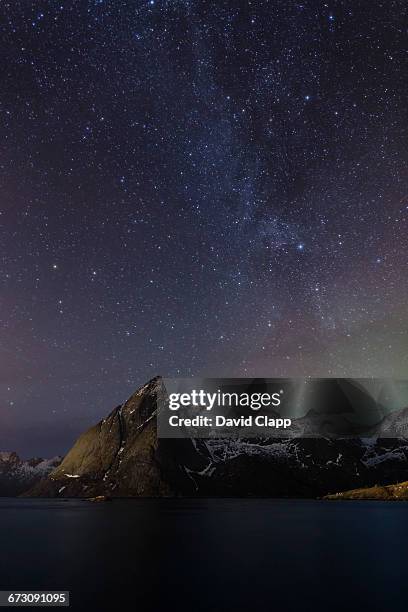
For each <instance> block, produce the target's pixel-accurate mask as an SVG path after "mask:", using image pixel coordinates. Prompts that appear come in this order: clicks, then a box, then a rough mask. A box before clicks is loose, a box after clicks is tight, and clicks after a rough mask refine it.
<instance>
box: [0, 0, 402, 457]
mask: <svg viewBox="0 0 408 612" xmlns="http://www.w3.org/2000/svg"><path fill="white" fill-rule="evenodd" d="M406 12H407V5H406V2H404V1H403V0H401V1H398V0H395V1H387V2H375V3H371V2H367V1H359V0H353V1H333V2H326V3H325V2H314V1H305V2H292V1H290V0H283V1H280V0H274V1H273V2H272V1H271V2H266V1H259V2H238V1H234V2H232V1H219V2H208V3H207V2H197V1H187V0H167V1H161V0H154V1H153V0H151V1H150V2H149V1H147V2H138V1H135V2H130V1H128V2H126V1H120V2H118V1H103V0H98V1H96V2H93V1H81V0H79V1H78V2H66V1H61V2H55V1H42V0H36V1H35V2H30V1H28V0H23V1H21V2H20V1H13V2H3V3H2V4H1V7H0V13H1V15H0V16H1V20H0V22H1V54H2V71H1V90H0V136H1V153H0V184H1V193H2V198H1V202H0V231H1V245H0V246H1V277H0V283H1V293H0V309H1V310H0V316H1V321H0V324H1V335H0V365H1V369H0V448H2V449H5V450H6V449H10V450H15V449H16V450H18V451H20V452H21V453H22V454H31V453H36V454H50V453H55V452H64V451H65V450H66V448H67V447H68V446H69V445H70V443H71V442H72V440H73V439H74V437H75V436H76V435H77V434H78V433H79V432H80V431H81V430H82V429H83V428H85V427H87V426H88V425H90V424H92V423H93V422H95V421H96V420H98V419H99V418H100V417H102V416H103V415H105V414H106V413H107V412H109V411H110V410H111V408H113V407H114V406H115V405H117V404H118V403H120V402H121V401H123V400H124V399H125V398H126V397H127V396H128V395H129V394H130V393H131V392H132V390H134V388H136V387H137V386H139V385H140V384H142V383H144V382H145V381H146V380H147V379H149V378H151V377H153V376H154V375H156V374H162V375H167V376H177V375H180V376H189V375H198V376H200V375H213V376H214V375H234V376H245V375H248V376H257V375H258V376H270V377H272V376H279V375H283V376H308V375H311V376H313V375H319V376H322V375H328V376H332V375H333V376H342V375H348V376H361V375H368V376H370V375H377V376H388V375H389V376H402V377H404V376H406V374H407V365H408V340H407V331H406V330H407V323H408V321H407V310H406V304H407V301H408V287H407V282H406V278H407V263H408V250H407V214H408V210H407V207H408V186H407V178H408V172H407V158H408V148H407V126H408V122H407V92H408V81H407V79H406V75H407V49H408V46H407V28H406V23H407V21H406V17H407V15H406Z"/></svg>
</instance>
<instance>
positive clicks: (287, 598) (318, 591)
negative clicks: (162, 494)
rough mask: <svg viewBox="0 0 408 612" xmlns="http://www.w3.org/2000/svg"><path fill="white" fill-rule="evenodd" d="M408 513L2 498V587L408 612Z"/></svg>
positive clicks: (82, 601)
mask: <svg viewBox="0 0 408 612" xmlns="http://www.w3.org/2000/svg"><path fill="white" fill-rule="evenodd" d="M407 551H408V504H406V503H388V504H387V503H383V502H343V503H341V502H330V503H329V502H313V501H276V500H239V499H234V500H194V501H192V500H132V501H115V502H112V503H105V504H91V503H90V502H84V501H66V502H64V501H62V500H58V501H48V500H12V499H3V500H0V564H1V565H0V588H1V589H3V590H5V589H24V590H29V589H35V590H40V589H52V590H69V591H71V609H73V610H89V611H93V610H95V611H96V612H99V610H112V611H114V610H115V611H116V610H120V611H122V610H135V611H138V612H144V611H147V610H149V611H150V610H154V611H157V612H159V611H161V610H177V611H179V612H183V611H188V612H196V611H201V610H206V611H211V612H213V611H217V610H220V611H221V610H225V611H226V610H228V611H235V610H248V611H249V610H253V609H254V610H257V611H260V610H262V611H263V610H276V611H277V612H284V611H287V610H313V611H320V610H322V611H323V610H324V611H330V610H354V609H356V610H370V611H371V610H383V611H388V610H390V611H391V610H392V611H400V610H401V611H402V610H404V612H405V611H406V610H407V609H408V562H407V557H408V553H407Z"/></svg>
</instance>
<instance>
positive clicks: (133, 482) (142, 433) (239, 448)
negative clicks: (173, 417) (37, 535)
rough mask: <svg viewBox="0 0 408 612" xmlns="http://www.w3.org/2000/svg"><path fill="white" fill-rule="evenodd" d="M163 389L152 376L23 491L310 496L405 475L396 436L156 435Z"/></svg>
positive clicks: (406, 447)
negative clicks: (163, 437) (188, 437)
mask: <svg viewBox="0 0 408 612" xmlns="http://www.w3.org/2000/svg"><path fill="white" fill-rule="evenodd" d="M165 393H166V390H165V387H164V383H163V380H162V379H161V378H160V377H155V378H153V379H152V380H150V381H149V382H148V383H146V384H145V385H143V386H142V387H140V388H139V389H137V390H136V391H135V392H134V393H133V394H132V395H131V396H130V397H129V399H128V400H126V401H125V402H124V403H123V404H121V405H120V406H117V407H116V408H114V410H112V411H111V413H110V414H109V415H107V417H105V418H104V419H101V420H100V421H99V422H98V423H97V424H95V425H94V426H92V427H91V428H89V429H88V430H87V431H86V432H84V433H83V434H81V436H79V438H78V439H77V441H76V442H75V444H74V445H73V447H72V448H71V450H70V451H69V452H68V453H67V455H66V457H65V458H64V460H63V461H62V462H61V463H60V465H58V466H57V467H56V468H55V469H54V470H53V471H52V472H51V473H50V474H49V475H48V476H47V477H46V478H44V479H42V480H41V481H39V482H36V483H35V485H34V486H33V487H31V489H30V490H29V491H28V492H26V493H25V495H27V496H43V497H44V496H45V497H96V496H101V495H105V496H109V497H157V496H177V495H180V496H268V497H290V496H292V497H317V496H324V495H326V494H328V493H329V492H330V491H336V490H337V491H339V490H346V489H351V488H353V487H359V486H360V487H361V486H372V485H374V484H376V483H378V482H381V483H382V484H390V483H392V482H396V481H398V480H404V479H405V478H406V475H407V471H408V470H407V466H408V441H407V440H406V439H403V438H402V439H398V440H394V439H380V438H367V439H364V438H350V439H332V438H327V437H326V438H325V437H321V438H301V437H298V438H291V439H285V438H281V439H272V438H271V439H257V440H243V439H239V440H234V439H210V440H202V439H159V438H158V437H157V430H156V425H157V423H156V418H157V410H158V404H159V403H160V401H161V399H163V397H164V394H165ZM300 431H304V429H303V426H302V428H301V430H300ZM300 435H301V434H300ZM404 476H405V478H404Z"/></svg>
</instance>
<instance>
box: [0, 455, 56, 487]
mask: <svg viewBox="0 0 408 612" xmlns="http://www.w3.org/2000/svg"><path fill="white" fill-rule="evenodd" d="M60 462H61V457H54V458H53V459H41V458H39V457H36V458H33V459H29V460H28V461H23V460H21V459H20V457H19V456H18V455H17V453H14V452H4V451H3V452H0V496H1V497H8V496H10V497H13V496H15V495H19V494H20V493H22V492H23V491H26V490H27V489H28V488H30V487H32V486H34V485H35V484H36V483H37V482H38V481H40V480H41V479H42V478H45V477H46V476H48V474H49V473H50V472H51V471H52V470H53V469H55V468H56V467H57V466H58V465H59V464H60Z"/></svg>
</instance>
